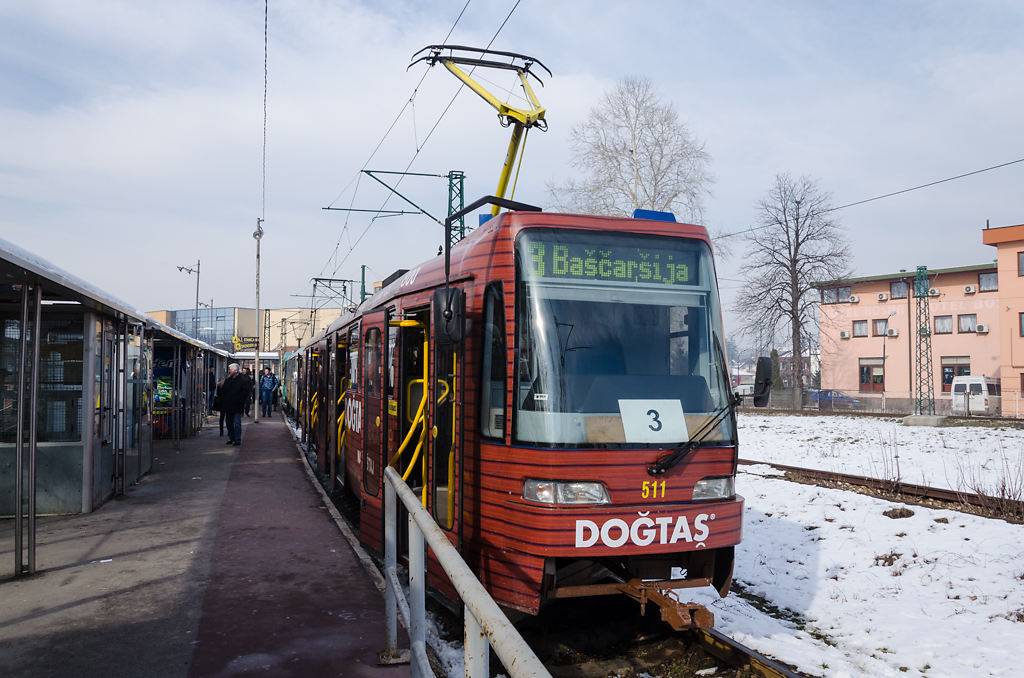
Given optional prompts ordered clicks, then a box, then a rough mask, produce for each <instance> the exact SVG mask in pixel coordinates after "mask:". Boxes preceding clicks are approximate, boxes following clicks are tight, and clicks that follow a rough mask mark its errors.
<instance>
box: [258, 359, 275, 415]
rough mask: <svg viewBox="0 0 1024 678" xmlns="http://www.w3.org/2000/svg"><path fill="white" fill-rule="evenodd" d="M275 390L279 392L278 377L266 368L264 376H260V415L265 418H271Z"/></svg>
mask: <svg viewBox="0 0 1024 678" xmlns="http://www.w3.org/2000/svg"><path fill="white" fill-rule="evenodd" d="M275 390H277V377H276V376H275V375H274V373H273V372H271V371H270V368H269V367H264V368H263V374H262V375H261V376H260V414H261V415H262V416H264V417H268V418H269V417H270V413H271V408H272V407H273V404H274V391H275Z"/></svg>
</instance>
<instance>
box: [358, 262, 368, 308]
mask: <svg viewBox="0 0 1024 678" xmlns="http://www.w3.org/2000/svg"><path fill="white" fill-rule="evenodd" d="M360 268H362V270H363V275H362V287H360V288H359V303H360V304H361V303H363V302H364V301H366V264H363V265H362V266H361V267H360Z"/></svg>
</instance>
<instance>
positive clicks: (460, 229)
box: [448, 170, 468, 245]
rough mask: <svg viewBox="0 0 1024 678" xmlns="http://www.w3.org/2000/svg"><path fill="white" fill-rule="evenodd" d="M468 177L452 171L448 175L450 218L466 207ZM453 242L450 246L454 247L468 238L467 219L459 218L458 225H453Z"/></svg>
mask: <svg viewBox="0 0 1024 678" xmlns="http://www.w3.org/2000/svg"><path fill="white" fill-rule="evenodd" d="M465 179H466V175H465V174H463V173H462V172H460V171H458V170H452V171H451V172H449V173H448V216H451V215H453V214H455V213H456V212H461V211H462V208H464V207H465V206H466V198H465V195H464V194H463V192H462V189H463V188H464V184H465ZM452 227H453V228H452V234H451V242H449V243H448V244H449V245H454V244H455V243H457V242H459V241H460V240H462V239H463V238H465V237H466V233H468V231H467V230H466V217H464V216H463V217H459V221H458V224H457V225H456V224H452Z"/></svg>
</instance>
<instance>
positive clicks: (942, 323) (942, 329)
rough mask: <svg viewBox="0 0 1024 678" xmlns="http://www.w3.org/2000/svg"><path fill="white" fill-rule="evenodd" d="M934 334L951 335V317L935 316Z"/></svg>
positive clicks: (1023, 335)
mask: <svg viewBox="0 0 1024 678" xmlns="http://www.w3.org/2000/svg"><path fill="white" fill-rule="evenodd" d="M1021 315H1024V313H1022V314H1021ZM1022 322H1024V321H1022ZM935 334H953V316H951V315H937V316H935ZM1021 336H1022V337H1024V334H1022V335H1021Z"/></svg>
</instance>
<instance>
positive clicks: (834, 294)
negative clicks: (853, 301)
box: [821, 286, 850, 304]
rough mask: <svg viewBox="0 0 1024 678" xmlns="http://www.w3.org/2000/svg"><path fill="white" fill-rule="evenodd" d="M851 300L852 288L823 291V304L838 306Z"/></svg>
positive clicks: (833, 288)
mask: <svg viewBox="0 0 1024 678" xmlns="http://www.w3.org/2000/svg"><path fill="white" fill-rule="evenodd" d="M849 300H850V287H849V286H846V287H829V288H826V289H823V290H822V291H821V303H823V304H838V303H840V302H844V301H849Z"/></svg>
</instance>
